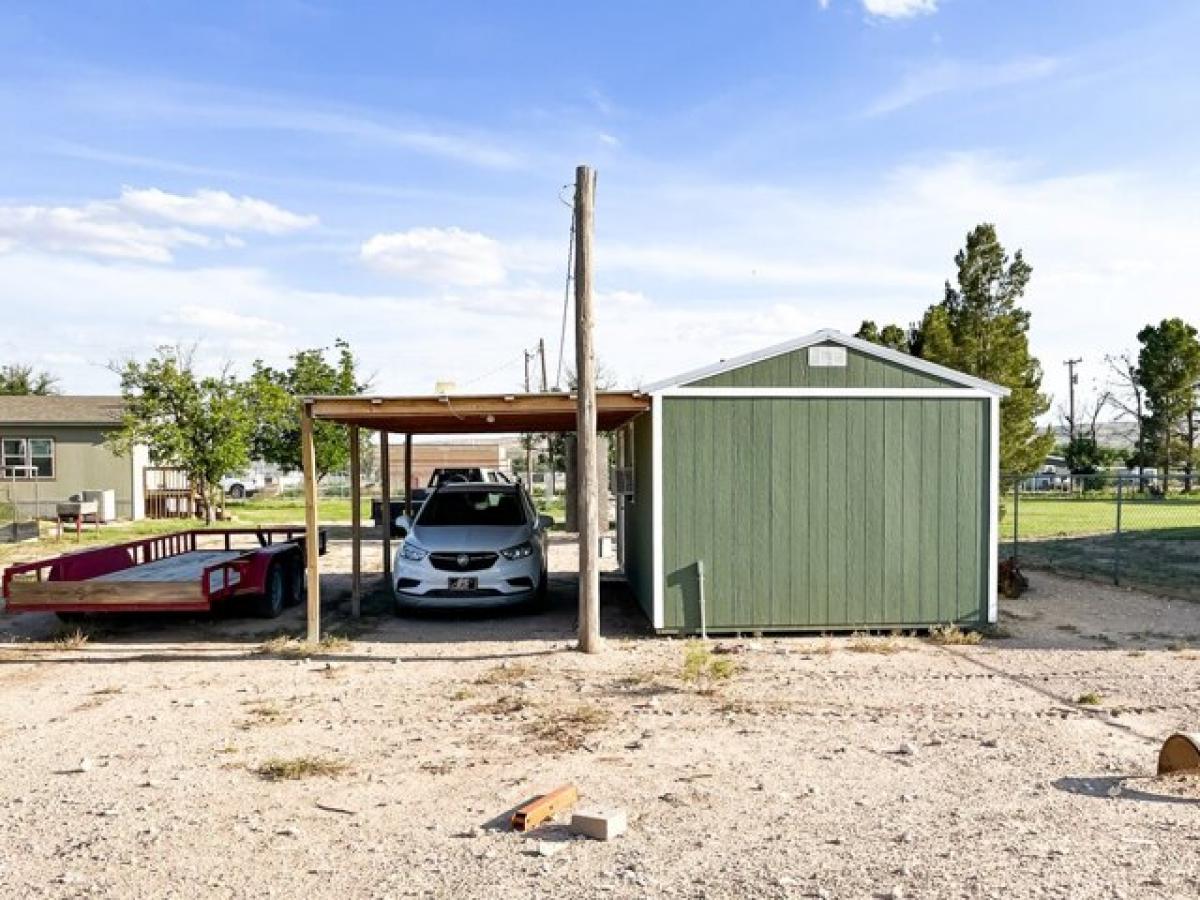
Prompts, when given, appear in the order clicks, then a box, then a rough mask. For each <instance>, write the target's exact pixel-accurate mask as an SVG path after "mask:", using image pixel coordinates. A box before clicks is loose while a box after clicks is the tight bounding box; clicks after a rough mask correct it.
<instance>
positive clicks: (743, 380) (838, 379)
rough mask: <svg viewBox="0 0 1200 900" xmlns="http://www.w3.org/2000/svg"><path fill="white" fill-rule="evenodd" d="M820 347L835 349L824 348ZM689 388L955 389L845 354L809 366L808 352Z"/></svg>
mask: <svg viewBox="0 0 1200 900" xmlns="http://www.w3.org/2000/svg"><path fill="white" fill-rule="evenodd" d="M821 346H831V347H835V346H838V345H837V344H832V343H831V344H824V345H821ZM688 386H689V387H895V388H902V387H958V386H959V385H952V384H951V383H950V382H948V381H945V380H944V379H942V378H938V377H937V376H936V375H929V374H926V373H925V372H919V371H917V370H916V369H910V368H908V367H907V366H902V365H900V364H898V363H894V362H891V361H890V360H883V359H878V358H876V357H873V356H867V355H866V354H865V353H860V352H859V351H857V350H850V349H847V350H846V365H845V366H815V367H810V366H809V365H808V348H807V347H805V348H804V349H802V350H794V351H792V352H791V353H782V354H780V355H779V356H773V357H771V358H770V359H764V360H761V361H759V362H756V363H750V364H749V365H746V366H742V367H740V368H737V369H731V370H730V371H728V372H722V373H720V374H719V375H710V376H709V377H708V378H701V379H700V380H699V381H693V382H691V383H690V384H689V385H688Z"/></svg>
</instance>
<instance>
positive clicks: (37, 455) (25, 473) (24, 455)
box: [0, 438, 54, 480]
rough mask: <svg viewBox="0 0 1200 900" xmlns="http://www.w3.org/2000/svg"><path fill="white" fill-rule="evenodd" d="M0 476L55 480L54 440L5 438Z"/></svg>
mask: <svg viewBox="0 0 1200 900" xmlns="http://www.w3.org/2000/svg"><path fill="white" fill-rule="evenodd" d="M0 475H2V476H3V477H4V478H8V479H11V478H16V479H18V480H19V479H22V478H53V477H54V439H53V438H4V439H3V440H2V441H0Z"/></svg>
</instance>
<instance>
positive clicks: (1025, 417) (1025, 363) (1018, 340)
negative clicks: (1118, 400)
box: [914, 223, 1054, 472]
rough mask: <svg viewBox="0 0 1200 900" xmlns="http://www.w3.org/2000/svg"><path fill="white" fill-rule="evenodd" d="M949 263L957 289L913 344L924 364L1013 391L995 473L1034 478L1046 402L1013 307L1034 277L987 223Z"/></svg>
mask: <svg viewBox="0 0 1200 900" xmlns="http://www.w3.org/2000/svg"><path fill="white" fill-rule="evenodd" d="M954 262H955V265H956V267H957V268H958V277H957V286H951V284H950V282H949V281H947V282H946V288H945V296H944V297H943V299H942V302H941V303H939V304H938V305H936V306H931V307H930V308H929V309H928V310H927V311H926V313H925V317H924V318H923V319H922V321H921V325H920V327H919V328H918V329H917V331H918V335H917V341H915V342H914V343H917V344H919V347H920V355H921V356H922V357H923V358H924V359H928V360H930V361H931V362H936V363H941V364H942V365H945V366H949V367H950V368H952V369H957V370H958V371H960V372H966V373H967V374H969V375H974V376H976V377H978V378H983V379H985V380H987V381H991V382H994V383H996V384H999V385H1003V386H1004V387H1007V388H1008V389H1009V391H1011V393H1010V394H1009V396H1008V397H1005V398H1003V399H1002V400H1001V401H1000V467H1001V468H1002V469H1004V470H1006V471H1010V472H1032V471H1035V470H1036V469H1037V468H1038V467H1039V466H1040V465H1041V464H1042V462H1043V460H1044V459H1045V458H1046V454H1047V453H1049V452H1050V450H1051V449H1052V448H1053V446H1054V436H1053V435H1052V434H1051V433H1050V431H1049V430H1048V429H1046V430H1039V429H1038V426H1037V418H1038V417H1039V416H1041V415H1043V414H1044V413H1045V412H1046V411H1047V410H1048V409H1049V408H1050V401H1049V400H1048V399H1047V397H1046V395H1045V394H1043V393H1042V392H1041V387H1042V368H1041V365H1040V364H1039V363H1038V361H1037V359H1036V358H1034V357H1033V356H1032V355H1031V354H1030V352H1029V336H1028V332H1029V312H1028V310H1025V309H1022V308H1021V307H1020V306H1018V305H1017V304H1018V301H1019V300H1020V299H1021V297H1022V296H1023V295H1024V293H1025V288H1026V286H1027V285H1028V284H1029V277H1030V275H1031V274H1032V271H1033V270H1032V268H1031V267H1030V266H1029V264H1028V263H1026V262H1025V258H1024V256H1023V255H1022V253H1021V251H1020V250H1018V251H1017V252H1016V253H1015V254H1014V255H1013V256H1012V257H1011V258H1010V257H1009V255H1008V254H1007V253H1006V252H1005V250H1004V247H1003V246H1001V244H1000V241H999V239H998V238H997V236H996V228H995V226H994V225H991V224H989V223H984V224H982V225H979V226H977V227H976V228H975V229H974V230H973V231H971V232H970V233H969V234H968V235H967V242H966V246H965V247H964V248H963V249H962V250H960V251H959V252H958V254H957V255H956V256H955V257H954Z"/></svg>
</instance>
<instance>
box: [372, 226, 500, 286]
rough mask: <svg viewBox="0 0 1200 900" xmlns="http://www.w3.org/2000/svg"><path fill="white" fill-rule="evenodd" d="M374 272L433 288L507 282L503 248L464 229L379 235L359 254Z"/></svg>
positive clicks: (416, 229)
mask: <svg viewBox="0 0 1200 900" xmlns="http://www.w3.org/2000/svg"><path fill="white" fill-rule="evenodd" d="M360 255H361V257H362V259H363V261H364V262H366V263H367V264H368V265H370V266H372V267H373V268H376V269H379V270H381V271H384V272H390V273H393V274H396V275H402V276H405V277H408V278H414V279H416V280H418V281H423V282H427V283H430V284H440V285H446V286H449V285H456V286H463V287H475V286H480V285H491V284H499V283H501V282H502V281H504V278H505V274H506V273H505V267H504V262H503V260H502V258H501V250H500V244H499V243H498V242H497V241H495V240H493V239H492V238H490V237H488V236H487V235H485V234H480V233H479V232H476V231H464V230H463V229H461V228H411V229H409V230H408V231H394V232H390V233H384V234H377V235H375V236H374V237H372V238H370V239H369V240H367V241H366V242H365V243H364V244H363V245H362V248H361V250H360Z"/></svg>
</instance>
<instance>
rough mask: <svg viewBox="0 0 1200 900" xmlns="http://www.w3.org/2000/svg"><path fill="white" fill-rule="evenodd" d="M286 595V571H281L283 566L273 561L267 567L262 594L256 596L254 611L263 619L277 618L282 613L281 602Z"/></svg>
mask: <svg viewBox="0 0 1200 900" xmlns="http://www.w3.org/2000/svg"><path fill="white" fill-rule="evenodd" d="M286 597H287V576H286V573H285V572H284V571H283V566H281V565H280V564H279V563H278V562H273V563H271V566H270V568H269V569H267V577H266V580H265V583H264V584H263V592H262V596H260V597H258V598H256V600H255V608H254V611H255V613H256V614H257V615H259V616H261V617H262V618H264V619H277V618H279V616H280V615H281V614H282V613H283V603H284V599H285V598H286Z"/></svg>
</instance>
